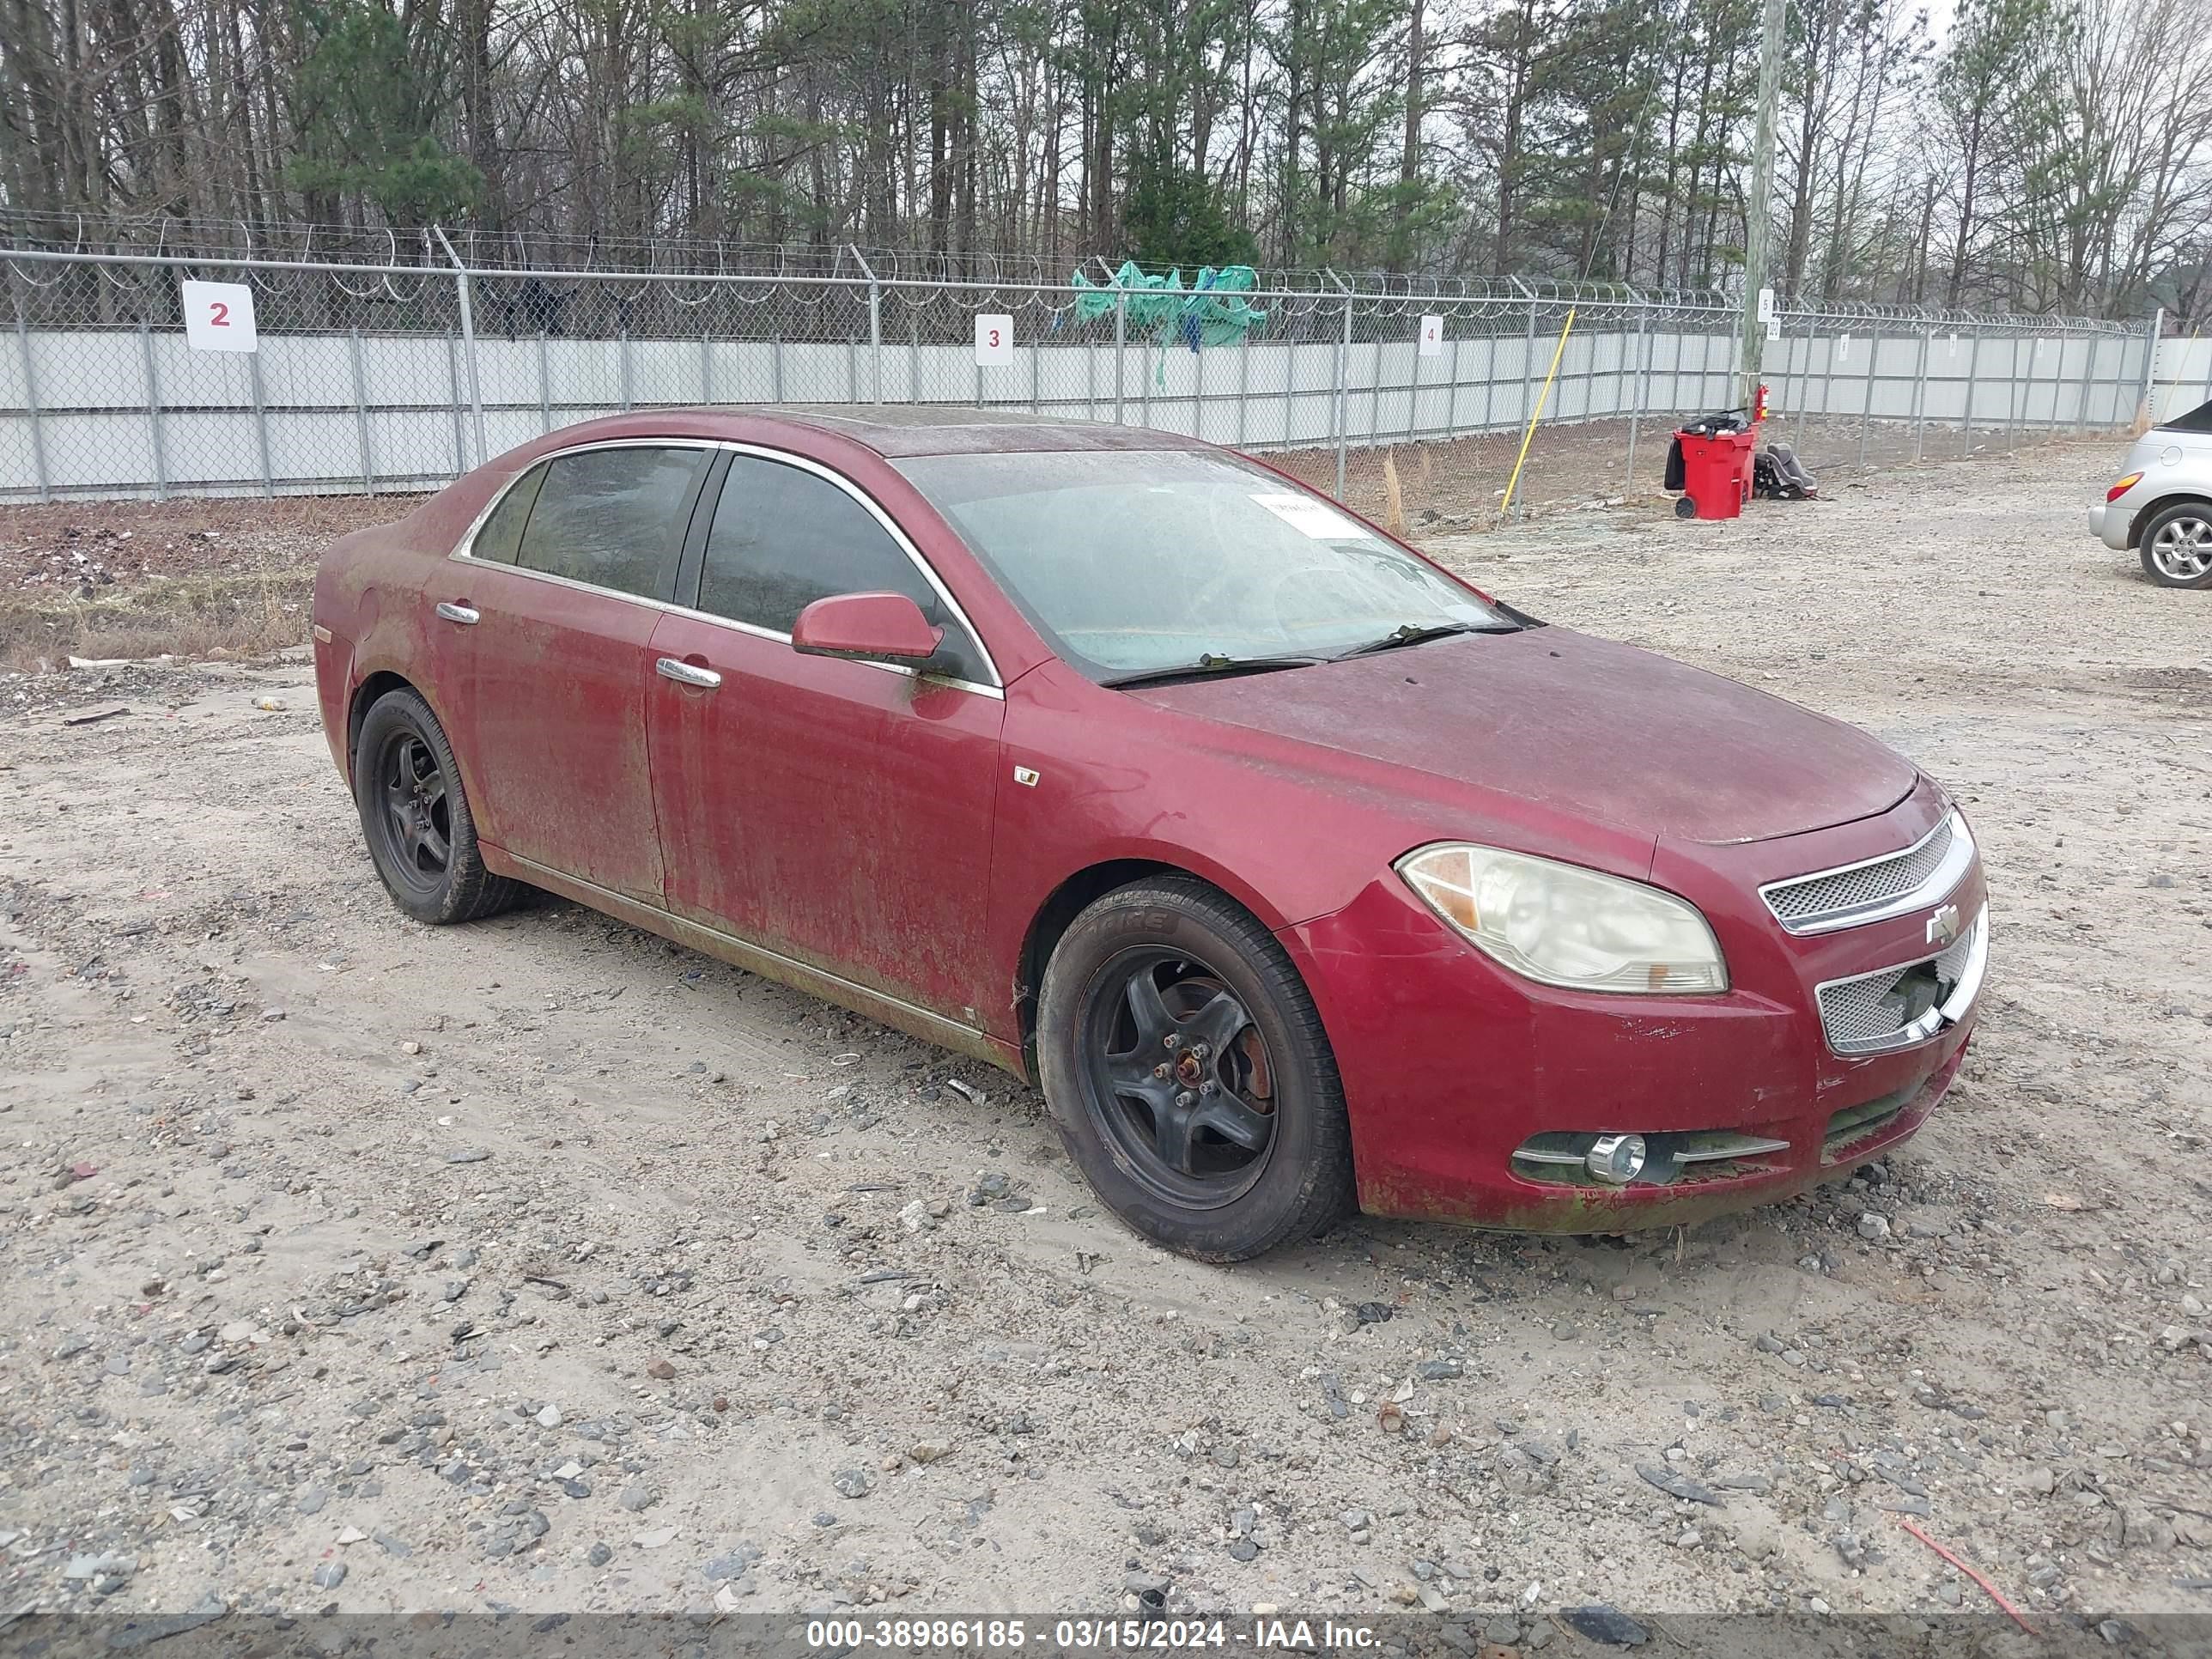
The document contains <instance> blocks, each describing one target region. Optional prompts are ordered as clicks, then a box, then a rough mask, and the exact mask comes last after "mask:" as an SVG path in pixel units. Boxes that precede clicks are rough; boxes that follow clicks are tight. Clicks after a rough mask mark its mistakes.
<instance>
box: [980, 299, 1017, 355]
mask: <svg viewBox="0 0 2212 1659" xmlns="http://www.w3.org/2000/svg"><path fill="white" fill-rule="evenodd" d="M1013 361H1014V319H1012V318H1011V317H1001V316H999V315H997V314H995V313H992V312H987V311H979V312H977V313H975V362H976V363H977V365H978V366H979V367H981V368H992V367H994V365H1000V364H1005V363H1011V362H1013Z"/></svg>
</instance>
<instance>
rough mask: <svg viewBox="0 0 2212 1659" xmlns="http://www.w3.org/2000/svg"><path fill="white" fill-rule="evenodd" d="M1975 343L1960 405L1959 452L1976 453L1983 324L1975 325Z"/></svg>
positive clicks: (1970, 354)
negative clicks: (1976, 390) (1976, 395)
mask: <svg viewBox="0 0 2212 1659" xmlns="http://www.w3.org/2000/svg"><path fill="white" fill-rule="evenodd" d="M1973 331H1974V343H1973V344H1972V346H1971V347H1970V348H1969V349H1967V352H1966V396H1965V400H1964V401H1963V402H1962V403H1961V404H1960V405H1959V453H1960V454H1961V455H1971V454H1972V453H1974V382H1975V380H1977V379H1978V377H1979V376H1980V374H1981V372H1982V325H1981V324H1980V323H1979V322H1976V323H1975V324H1974V325H1973Z"/></svg>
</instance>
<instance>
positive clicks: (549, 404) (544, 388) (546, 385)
mask: <svg viewBox="0 0 2212 1659" xmlns="http://www.w3.org/2000/svg"><path fill="white" fill-rule="evenodd" d="M538 426H539V428H540V429H541V431H544V432H550V431H551V430H552V429H553V348H552V347H551V346H550V345H549V344H548V343H546V339H545V336H544V334H543V333H540V334H539V335H538Z"/></svg>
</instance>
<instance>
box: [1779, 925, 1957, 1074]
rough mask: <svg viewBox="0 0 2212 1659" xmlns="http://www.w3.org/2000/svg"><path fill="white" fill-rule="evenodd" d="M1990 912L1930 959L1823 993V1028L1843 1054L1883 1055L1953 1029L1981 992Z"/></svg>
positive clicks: (1833, 984)
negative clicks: (1952, 1025) (1948, 1026)
mask: <svg viewBox="0 0 2212 1659" xmlns="http://www.w3.org/2000/svg"><path fill="white" fill-rule="evenodd" d="M1988 946H1989V912H1988V910H1987V909H1986V908H1984V909H1983V910H1982V911H1981V912H1980V913H1979V914H1978V915H1976V916H1975V918H1974V921H1973V926H1972V927H1969V928H1967V929H1966V932H1965V933H1961V934H1960V936H1959V937H1958V939H1955V940H1954V941H1953V942H1952V943H1951V944H1950V945H1947V946H1946V947H1945V948H1944V949H1943V950H1942V951H1941V952H1939V953H1938V954H1936V955H1935V956H1932V957H1923V958H1922V959H1921V960H1920V961H1918V962H1907V963H1899V965H1898V966H1896V967H1894V968H1883V969H1877V970H1876V971H1875V972H1874V973H1871V974H1860V975H1856V976H1854V977H1853V978H1850V979H1839V980H1831V981H1829V982H1828V983H1827V984H1826V985H1823V986H1821V987H1820V990H1819V993H1818V994H1819V997H1820V1024H1821V1025H1822V1026H1823V1027H1824V1028H1825V1029H1826V1032H1827V1036H1828V1046H1829V1047H1830V1048H1832V1049H1834V1050H1835V1051H1836V1052H1837V1053H1838V1054H1882V1053H1886V1052H1887V1051H1888V1050H1890V1049H1892V1048H1906V1047H1909V1046H1910V1045H1911V1044H1912V1043H1915V1042H1925V1041H1926V1040H1927V1039H1928V1038H1929V1037H1931V1036H1935V1035H1936V1033H1937V1032H1938V1031H1940V1030H1942V1029H1943V1028H1944V1026H1945V1025H1946V1024H1955V1023H1956V1022H1957V1021H1958V1020H1959V1019H1960V1018H1962V1017H1963V1016H1964V1014H1965V1013H1966V1009H1967V1008H1968V1007H1969V1006H1972V1002H1973V1000H1974V996H1975V994H1976V993H1977V992H1978V991H1979V990H1980V988H1981V974H1982V967H1983V964H1984V962H1985V961H1986V960H1987V953H1988Z"/></svg>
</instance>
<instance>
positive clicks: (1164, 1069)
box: [1152, 1060, 1170, 1077]
mask: <svg viewBox="0 0 2212 1659" xmlns="http://www.w3.org/2000/svg"><path fill="white" fill-rule="evenodd" d="M1169 1070H1170V1067H1169V1066H1168V1063H1167V1061H1165V1060H1162V1061H1161V1062H1160V1063H1159V1064H1158V1065H1157V1066H1153V1067H1152V1075H1153V1076H1154V1077H1165V1076H1166V1075H1167V1074H1168V1072H1169Z"/></svg>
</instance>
